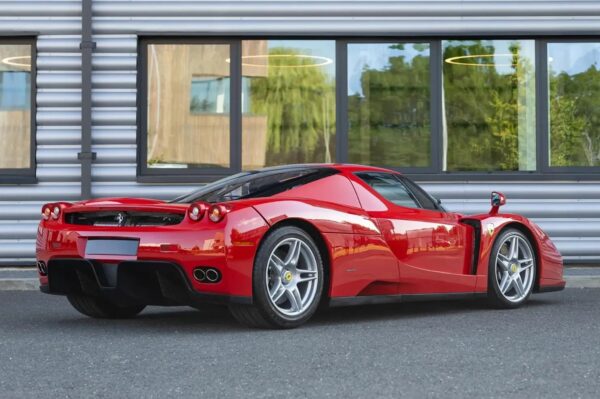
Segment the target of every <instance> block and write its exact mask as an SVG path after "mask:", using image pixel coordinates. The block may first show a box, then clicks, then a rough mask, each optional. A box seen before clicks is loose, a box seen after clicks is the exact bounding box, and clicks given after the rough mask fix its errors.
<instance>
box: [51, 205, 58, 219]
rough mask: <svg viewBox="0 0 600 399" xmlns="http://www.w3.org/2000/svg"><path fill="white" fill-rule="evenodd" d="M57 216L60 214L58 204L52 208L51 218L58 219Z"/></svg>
mask: <svg viewBox="0 0 600 399" xmlns="http://www.w3.org/2000/svg"><path fill="white" fill-rule="evenodd" d="M59 216H60V207H59V206H58V205H55V206H54V208H52V219H54V220H56V219H58V217H59Z"/></svg>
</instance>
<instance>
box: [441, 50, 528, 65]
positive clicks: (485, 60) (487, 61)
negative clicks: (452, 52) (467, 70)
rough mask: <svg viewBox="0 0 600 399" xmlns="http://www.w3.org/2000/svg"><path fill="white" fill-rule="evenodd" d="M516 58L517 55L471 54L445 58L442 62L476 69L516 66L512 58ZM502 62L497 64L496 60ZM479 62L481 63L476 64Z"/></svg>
mask: <svg viewBox="0 0 600 399" xmlns="http://www.w3.org/2000/svg"><path fill="white" fill-rule="evenodd" d="M515 56H516V57H518V55H517V54H511V53H506V54H472V55H460V56H457V57H450V58H446V59H445V60H444V61H445V62H447V63H448V64H453V65H467V66H478V67H502V66H507V67H512V66H515V65H517V62H516V61H515V59H514V57H515ZM498 59H499V60H502V61H504V62H500V63H497V62H495V61H496V60H498ZM477 60H481V61H482V62H476V61H477Z"/></svg>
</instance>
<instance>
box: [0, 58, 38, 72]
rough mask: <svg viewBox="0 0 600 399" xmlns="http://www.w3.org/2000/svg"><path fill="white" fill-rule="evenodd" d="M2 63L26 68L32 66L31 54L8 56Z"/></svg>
mask: <svg viewBox="0 0 600 399" xmlns="http://www.w3.org/2000/svg"><path fill="white" fill-rule="evenodd" d="M2 63H3V64H5V65H10V66H15V67H19V68H24V69H30V68H31V56H30V55H20V56H17V57H6V58H4V59H3V60H2Z"/></svg>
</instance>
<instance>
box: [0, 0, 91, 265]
mask: <svg viewBox="0 0 600 399" xmlns="http://www.w3.org/2000/svg"><path fill="white" fill-rule="evenodd" d="M80 31H81V4H80V2H79V1H1V2H0V35H7V36H10V35H19V34H20V35H22V34H28V35H33V34H38V35H39V36H38V41H37V53H38V54H37V55H38V58H37V68H38V73H37V87H38V93H37V98H36V100H37V117H36V120H37V134H36V140H37V144H38V149H37V162H38V164H37V177H38V181H39V183H38V184H32V185H0V264H5V263H8V264H11V263H18V262H22V261H31V259H32V258H33V257H34V255H35V232H36V227H37V223H38V220H39V215H40V207H41V205H42V204H43V203H44V202H48V201H54V200H60V199H65V200H76V199H78V198H79V193H80V185H79V182H78V180H79V170H80V167H79V162H78V160H77V152H78V151H79V147H78V144H79V141H80V135H81V129H80V127H79V120H80V112H81V111H80V101H79V99H80V96H81V91H80V86H81V72H80V71H79V67H80V64H81V57H80V54H79V34H80Z"/></svg>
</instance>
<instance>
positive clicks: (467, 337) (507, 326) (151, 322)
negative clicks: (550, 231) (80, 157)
mask: <svg viewBox="0 0 600 399" xmlns="http://www.w3.org/2000/svg"><path fill="white" fill-rule="evenodd" d="M599 392H600V289H595V288H585V289H567V290H565V291H562V292H559V293H548V294H540V295H535V296H533V297H532V300H531V302H530V304H529V305H528V306H526V307H523V308H521V309H516V310H492V309H489V308H487V307H486V306H485V304H484V303H483V302H481V301H455V302H433V303H406V304H397V305H384V306H370V307H368V306H367V307H354V308H337V309H330V310H326V311H323V312H322V313H320V314H318V315H317V317H316V318H315V319H314V320H313V321H311V322H309V323H308V324H307V325H306V326H304V327H301V328H298V329H295V330H288V331H265V330H251V329H247V328H244V327H242V326H240V325H238V324H237V323H236V322H235V321H234V320H233V319H232V318H231V316H229V314H228V313H227V312H226V309H224V308H210V309H206V310H203V311H199V310H195V309H191V308H158V307H153V308H147V309H146V310H145V311H144V312H143V313H142V314H141V315H140V316H139V317H137V318H136V319H131V320H93V319H89V318H86V317H84V316H81V315H79V314H78V313H76V312H75V310H73V309H72V308H71V307H70V305H69V304H68V302H67V301H66V299H65V298H63V297H57V296H49V295H44V294H41V293H39V292H34V291H1V292H0V397H2V398H33V397H36V398H37V397H49V398H57V397H60V398H85V397H92V396H93V397H101V398H109V397H111V398H112V397H119V398H121V397H125V398H141V397H144V398H164V397H184V398H185V397H194V398H237V397H239V398H242V397H251V398H264V397H268V398H271V397H272V398H280V397H295V398H304V397H314V398H317V397H318V398H324V397H325V398H326V397H334V398H337V397H339V398H346V399H347V398H365V397H369V398H379V397H382V398H383V397H385V398H399V397H408V398H430V397H431V398H462V397H503V398H549V397H556V398H559V397H569V398H575V397H583V398H597V397H598V395H599Z"/></svg>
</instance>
